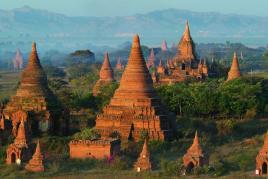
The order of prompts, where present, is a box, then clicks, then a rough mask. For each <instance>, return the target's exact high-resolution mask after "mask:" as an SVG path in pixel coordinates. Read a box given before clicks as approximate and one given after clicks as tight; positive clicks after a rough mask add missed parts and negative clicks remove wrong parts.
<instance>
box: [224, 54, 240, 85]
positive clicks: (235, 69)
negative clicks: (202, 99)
mask: <svg viewBox="0 0 268 179" xmlns="http://www.w3.org/2000/svg"><path fill="white" fill-rule="evenodd" d="M240 77H241V73H240V69H239V63H238V58H237V55H236V53H234V57H233V61H232V65H231V68H230V70H229V72H228V78H227V81H230V80H233V79H236V78H240Z"/></svg>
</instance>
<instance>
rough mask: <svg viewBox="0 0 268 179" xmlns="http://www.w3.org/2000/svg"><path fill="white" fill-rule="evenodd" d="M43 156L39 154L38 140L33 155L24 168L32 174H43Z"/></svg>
mask: <svg viewBox="0 0 268 179" xmlns="http://www.w3.org/2000/svg"><path fill="white" fill-rule="evenodd" d="M43 160H44V156H43V154H42V152H41V148H40V142H39V140H38V142H37V145H36V149H35V153H34V155H33V157H32V159H31V160H30V161H29V163H28V164H27V165H26V166H25V169H26V170H28V171H32V172H43V171H44V170H45V168H44V161H43Z"/></svg>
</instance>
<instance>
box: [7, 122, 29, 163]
mask: <svg viewBox="0 0 268 179" xmlns="http://www.w3.org/2000/svg"><path fill="white" fill-rule="evenodd" d="M6 153H7V159H6V163H7V164H13V163H16V164H18V165H20V164H21V162H25V161H27V160H29V159H30V157H31V147H30V145H29V135H28V132H27V127H25V121H21V122H20V125H19V129H18V133H17V136H16V138H15V140H14V143H12V144H10V145H9V146H8V148H7V150H6Z"/></svg>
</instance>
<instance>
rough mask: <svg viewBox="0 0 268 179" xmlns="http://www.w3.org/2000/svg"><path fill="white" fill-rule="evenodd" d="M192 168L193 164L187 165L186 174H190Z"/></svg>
mask: <svg viewBox="0 0 268 179" xmlns="http://www.w3.org/2000/svg"><path fill="white" fill-rule="evenodd" d="M193 168H194V164H193V162H190V163H189V164H188V165H187V168H186V173H191V172H192V171H193Z"/></svg>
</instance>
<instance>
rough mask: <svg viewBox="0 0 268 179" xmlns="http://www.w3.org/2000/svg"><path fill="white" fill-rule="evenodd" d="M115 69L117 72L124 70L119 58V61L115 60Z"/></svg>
mask: <svg viewBox="0 0 268 179" xmlns="http://www.w3.org/2000/svg"><path fill="white" fill-rule="evenodd" d="M115 69H116V70H118V71H122V70H124V65H123V64H122V62H121V58H119V59H118V60H117V63H116V66H115Z"/></svg>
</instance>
